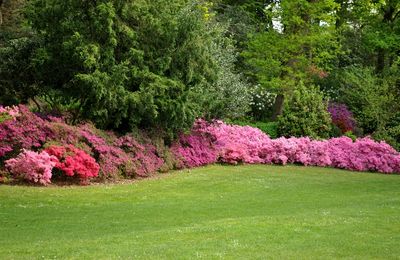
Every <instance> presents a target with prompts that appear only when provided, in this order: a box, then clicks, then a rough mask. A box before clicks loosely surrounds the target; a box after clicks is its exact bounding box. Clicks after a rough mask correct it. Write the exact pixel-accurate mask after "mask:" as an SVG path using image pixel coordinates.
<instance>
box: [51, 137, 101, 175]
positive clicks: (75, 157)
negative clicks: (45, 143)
mask: <svg viewBox="0 0 400 260" xmlns="http://www.w3.org/2000/svg"><path fill="white" fill-rule="evenodd" d="M45 152H47V153H48V154H50V155H52V156H54V157H55V158H56V165H55V167H56V168H58V169H60V170H61V171H62V172H64V173H65V175H67V176H71V177H72V176H78V177H79V179H80V180H86V179H89V178H92V177H97V175H98V173H99V170H100V166H99V165H98V164H97V163H96V161H95V160H94V158H92V157H91V156H90V155H88V154H87V153H85V152H84V151H82V150H80V149H78V148H76V147H74V146H73V145H67V146H50V147H48V148H47V149H46V150H45Z"/></svg>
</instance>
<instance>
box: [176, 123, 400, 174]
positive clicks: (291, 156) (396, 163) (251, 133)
mask: <svg viewBox="0 0 400 260" xmlns="http://www.w3.org/2000/svg"><path fill="white" fill-rule="evenodd" d="M199 144H206V145H199ZM172 151H173V153H174V154H175V156H176V157H178V158H182V160H183V162H184V164H185V166H186V167H195V166H199V165H205V164H209V163H216V162H224V163H229V164H238V163H264V164H271V163H275V164H287V163H299V164H303V165H315V166H330V167H336V168H342V169H348V170H354V171H377V172H382V173H400V154H399V153H398V152H397V151H396V150H395V149H393V148H392V147H391V146H390V145H388V144H386V143H385V142H375V141H373V140H372V139H370V138H362V139H358V140H356V141H355V142H353V141H352V140H351V139H350V138H348V137H340V138H332V139H329V140H323V141H319V140H311V139H310V138H308V137H302V138H294V137H292V138H283V137H282V138H278V139H270V138H269V136H267V135H266V134H264V133H263V132H262V131H261V130H259V129H257V128H252V127H249V126H244V127H242V126H235V125H227V124H225V123H223V122H221V121H215V122H213V123H207V122H205V121H203V120H198V121H197V122H196V123H195V126H194V127H193V129H192V134H191V135H189V136H187V135H186V136H183V137H181V140H179V142H177V143H176V144H175V145H174V146H173V149H172ZM202 154H204V155H206V156H205V160H202V159H199V158H198V157H199V156H201V155H202ZM211 155H212V156H211Z"/></svg>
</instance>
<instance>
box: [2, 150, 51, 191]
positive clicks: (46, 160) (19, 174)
mask: <svg viewBox="0 0 400 260" xmlns="http://www.w3.org/2000/svg"><path fill="white" fill-rule="evenodd" d="M56 161H57V158H56V157H54V156H51V155H49V154H48V153H47V152H44V151H43V152H41V153H37V152H33V151H29V150H25V149H24V150H23V151H22V153H20V154H19V155H18V156H17V157H16V158H14V159H9V160H7V161H5V165H6V167H7V168H8V169H9V171H10V172H11V173H12V174H13V175H14V176H15V177H16V178H22V179H24V180H27V181H30V182H35V183H40V184H43V185H47V184H49V183H51V176H52V173H51V171H52V169H53V167H54V166H55V165H56Z"/></svg>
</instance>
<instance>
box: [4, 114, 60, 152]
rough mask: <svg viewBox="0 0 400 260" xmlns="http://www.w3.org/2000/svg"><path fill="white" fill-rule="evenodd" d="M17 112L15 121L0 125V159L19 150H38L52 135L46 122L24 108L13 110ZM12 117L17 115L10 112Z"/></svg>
mask: <svg viewBox="0 0 400 260" xmlns="http://www.w3.org/2000/svg"><path fill="white" fill-rule="evenodd" d="M13 111H19V112H18V116H17V117H16V118H15V120H7V121H5V122H2V123H0V157H3V156H5V155H6V154H8V153H10V152H12V151H19V150H20V149H22V148H24V149H32V148H40V147H41V146H42V145H43V144H44V143H46V142H47V141H48V140H50V139H51V138H54V133H53V131H52V130H51V129H50V127H49V125H48V124H47V122H45V121H44V120H42V119H41V118H39V117H37V116H36V115H35V114H33V113H32V112H30V111H29V110H28V108H26V107H25V106H19V108H18V109H16V108H14V109H13ZM12 115H17V114H15V113H14V112H12Z"/></svg>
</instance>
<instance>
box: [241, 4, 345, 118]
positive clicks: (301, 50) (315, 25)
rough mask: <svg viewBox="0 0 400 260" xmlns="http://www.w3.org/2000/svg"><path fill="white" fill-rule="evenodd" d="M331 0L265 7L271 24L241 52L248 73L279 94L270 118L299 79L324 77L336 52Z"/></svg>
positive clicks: (334, 6)
mask: <svg viewBox="0 0 400 260" xmlns="http://www.w3.org/2000/svg"><path fill="white" fill-rule="evenodd" d="M336 7H337V5H336V4H335V2H334V1H333V0H321V1H316V0H307V1H305V0H304V1H300V0H299V1H286V0H282V1H277V2H274V3H272V4H271V6H268V7H267V8H266V9H265V10H266V12H269V13H270V14H269V16H270V17H273V21H274V25H273V28H270V29H269V30H268V31H266V32H260V33H257V34H255V35H254V36H253V37H252V39H251V40H250V41H249V43H248V48H247V50H246V51H244V52H243V56H244V57H245V59H246V61H247V63H248V64H249V66H250V67H251V68H252V70H251V71H250V75H252V76H253V77H255V78H256V79H257V80H258V82H260V84H262V85H263V86H264V87H265V88H266V89H268V90H272V91H275V92H276V93H277V94H278V95H277V98H276V102H275V108H274V113H273V118H272V119H274V120H275V119H276V118H277V116H278V115H279V114H281V113H282V109H283V103H284V102H283V100H284V96H285V95H286V94H288V93H290V91H291V90H292V89H293V88H294V87H295V86H296V85H297V84H298V83H299V82H300V81H304V82H305V84H308V83H310V82H312V78H313V77H315V76H317V77H324V76H325V75H326V71H329V70H330V69H331V68H332V66H333V64H334V63H333V62H334V61H335V58H336V55H337V53H338V49H339V44H338V41H337V38H336V36H335V31H334V25H335V16H334V14H333V13H334V12H333V11H334V10H335V8H336Z"/></svg>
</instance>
